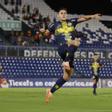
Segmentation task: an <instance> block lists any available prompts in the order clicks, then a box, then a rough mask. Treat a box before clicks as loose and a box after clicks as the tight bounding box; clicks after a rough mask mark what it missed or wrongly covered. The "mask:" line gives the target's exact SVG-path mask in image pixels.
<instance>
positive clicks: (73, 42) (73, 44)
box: [41, 8, 100, 103]
mask: <svg viewBox="0 0 112 112" xmlns="http://www.w3.org/2000/svg"><path fill="white" fill-rule="evenodd" d="M99 17H100V14H94V15H88V16H82V17H79V18H72V19H67V10H66V9H65V8H62V9H60V10H59V12H58V18H59V21H56V22H54V23H52V24H50V25H49V28H48V30H44V29H41V31H44V32H46V34H48V35H49V33H51V34H54V36H55V44H56V45H57V47H58V54H59V56H60V57H61V59H62V60H63V63H62V66H63V72H64V75H63V77H60V78H59V79H58V80H57V81H56V84H55V85H54V86H53V87H52V88H51V89H49V90H48V91H47V94H46V103H48V102H49V100H50V98H51V97H52V94H53V93H54V92H55V91H57V90H58V89H59V88H60V87H62V85H63V84H64V83H65V82H67V81H68V80H69V79H70V78H71V76H72V74H73V72H74V65H73V61H74V52H75V51H76V50H77V48H78V46H79V45H80V41H81V40H80V38H78V37H77V33H76V30H75V26H76V25H77V24H78V23H80V22H84V21H87V20H90V19H99Z"/></svg>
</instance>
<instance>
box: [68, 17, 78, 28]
mask: <svg viewBox="0 0 112 112" xmlns="http://www.w3.org/2000/svg"><path fill="white" fill-rule="evenodd" d="M70 21H71V22H72V23H73V25H74V27H75V26H76V25H77V24H78V23H79V22H78V18H71V19H70Z"/></svg>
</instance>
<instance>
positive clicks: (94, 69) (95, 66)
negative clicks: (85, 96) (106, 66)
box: [91, 54, 102, 95]
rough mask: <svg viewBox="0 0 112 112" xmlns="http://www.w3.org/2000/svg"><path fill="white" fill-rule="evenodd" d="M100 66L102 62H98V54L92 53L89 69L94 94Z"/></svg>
mask: <svg viewBox="0 0 112 112" xmlns="http://www.w3.org/2000/svg"><path fill="white" fill-rule="evenodd" d="M101 67H102V64H101V63H100V59H99V55H98V54H94V56H93V61H92V63H91V69H92V74H93V94H94V95H97V93H96V88H97V83H98V80H99V73H100V69H101Z"/></svg>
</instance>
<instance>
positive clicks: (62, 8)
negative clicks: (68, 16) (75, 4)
mask: <svg viewBox="0 0 112 112" xmlns="http://www.w3.org/2000/svg"><path fill="white" fill-rule="evenodd" d="M60 10H65V11H66V12H68V11H67V8H65V7H61V8H59V9H58V12H59V11H60Z"/></svg>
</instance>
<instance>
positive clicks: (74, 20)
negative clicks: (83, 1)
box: [68, 18, 78, 22]
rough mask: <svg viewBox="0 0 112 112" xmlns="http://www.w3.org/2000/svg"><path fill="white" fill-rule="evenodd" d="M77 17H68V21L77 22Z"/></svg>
mask: <svg viewBox="0 0 112 112" xmlns="http://www.w3.org/2000/svg"><path fill="white" fill-rule="evenodd" d="M77 20H78V18H70V19H68V21H71V22H77Z"/></svg>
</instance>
